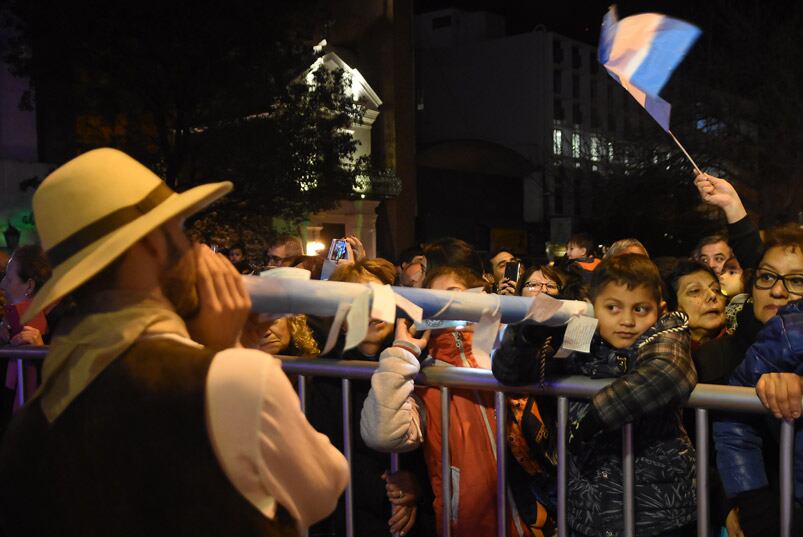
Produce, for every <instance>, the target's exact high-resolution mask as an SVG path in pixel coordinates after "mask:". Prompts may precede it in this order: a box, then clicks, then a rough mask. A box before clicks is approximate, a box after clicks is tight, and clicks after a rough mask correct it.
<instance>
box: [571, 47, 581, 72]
mask: <svg viewBox="0 0 803 537" xmlns="http://www.w3.org/2000/svg"><path fill="white" fill-rule="evenodd" d="M582 64H583V59H582V58H581V57H580V49H578V48H577V47H572V69H580V66H581V65H582Z"/></svg>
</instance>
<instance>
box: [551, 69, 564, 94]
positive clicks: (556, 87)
mask: <svg viewBox="0 0 803 537" xmlns="http://www.w3.org/2000/svg"><path fill="white" fill-rule="evenodd" d="M552 90H553V91H554V92H555V93H561V92H562V91H563V73H562V72H561V71H560V69H555V70H554V71H553V72H552Z"/></svg>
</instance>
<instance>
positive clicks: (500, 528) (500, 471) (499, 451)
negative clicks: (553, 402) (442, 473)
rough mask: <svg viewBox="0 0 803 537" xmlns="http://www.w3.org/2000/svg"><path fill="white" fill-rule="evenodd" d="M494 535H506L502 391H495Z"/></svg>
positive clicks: (501, 536)
mask: <svg viewBox="0 0 803 537" xmlns="http://www.w3.org/2000/svg"><path fill="white" fill-rule="evenodd" d="M495 395H496V397H495V401H494V403H495V404H494V406H495V409H496V535H497V537H507V471H506V468H507V449H506V447H505V446H507V441H506V440H507V434H506V423H505V418H506V415H505V411H506V409H507V404H506V401H505V393H504V392H496V394H495Z"/></svg>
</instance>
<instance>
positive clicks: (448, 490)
mask: <svg viewBox="0 0 803 537" xmlns="http://www.w3.org/2000/svg"><path fill="white" fill-rule="evenodd" d="M451 534H452V462H451V459H450V457H449V388H448V387H446V386H444V387H442V388H441V537H450V535H451Z"/></svg>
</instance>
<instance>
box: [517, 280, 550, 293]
mask: <svg viewBox="0 0 803 537" xmlns="http://www.w3.org/2000/svg"><path fill="white" fill-rule="evenodd" d="M524 288H525V289H527V290H528V291H533V290H535V289H539V290H541V291H552V292H557V291H558V286H557V285H555V284H554V283H552V282H527V283H525V284H524Z"/></svg>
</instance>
